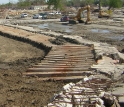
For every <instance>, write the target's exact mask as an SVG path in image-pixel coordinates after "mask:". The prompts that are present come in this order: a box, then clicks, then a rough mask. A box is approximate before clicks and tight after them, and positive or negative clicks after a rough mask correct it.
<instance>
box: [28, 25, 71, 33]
mask: <svg viewBox="0 0 124 107" xmlns="http://www.w3.org/2000/svg"><path fill="white" fill-rule="evenodd" d="M30 26H32V27H36V26H37V27H38V28H40V29H49V30H53V31H62V32H66V33H69V32H72V31H73V30H72V29H71V27H70V26H67V25H60V24H56V23H44V24H38V25H30Z"/></svg>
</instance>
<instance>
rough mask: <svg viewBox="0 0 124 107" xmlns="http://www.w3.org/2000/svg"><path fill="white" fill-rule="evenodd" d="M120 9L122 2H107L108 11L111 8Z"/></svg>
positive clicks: (110, 0)
mask: <svg viewBox="0 0 124 107" xmlns="http://www.w3.org/2000/svg"><path fill="white" fill-rule="evenodd" d="M112 7H113V8H120V7H122V0H109V10H110V9H111V8H112Z"/></svg>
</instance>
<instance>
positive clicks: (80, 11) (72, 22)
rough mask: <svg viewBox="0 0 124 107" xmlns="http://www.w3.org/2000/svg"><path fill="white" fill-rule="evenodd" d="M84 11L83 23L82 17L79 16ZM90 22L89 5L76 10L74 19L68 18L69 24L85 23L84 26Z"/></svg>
mask: <svg viewBox="0 0 124 107" xmlns="http://www.w3.org/2000/svg"><path fill="white" fill-rule="evenodd" d="M84 10H87V19H86V21H84V20H83V19H82V16H81V14H82V12H83V11H84ZM90 21H91V20H90V5H87V6H85V7H82V8H80V9H79V10H78V12H77V15H76V16H75V17H73V18H70V20H69V23H71V24H76V23H78V22H79V23H86V24H88V23H90Z"/></svg>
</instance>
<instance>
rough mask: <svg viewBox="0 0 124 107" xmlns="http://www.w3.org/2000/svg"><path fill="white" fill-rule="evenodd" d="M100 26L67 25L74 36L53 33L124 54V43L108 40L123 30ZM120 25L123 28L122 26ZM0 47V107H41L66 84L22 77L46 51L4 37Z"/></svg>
mask: <svg viewBox="0 0 124 107" xmlns="http://www.w3.org/2000/svg"><path fill="white" fill-rule="evenodd" d="M58 24H61V23H58ZM98 25H99V24H98ZM98 25H96V26H94V25H90V26H88V25H84V24H77V25H73V26H72V25H67V26H69V27H70V29H71V30H72V32H68V33H67V32H63V31H61V30H60V29H59V28H58V29H55V30H54V31H57V32H62V33H65V34H68V35H79V36H82V38H86V39H89V40H92V41H97V42H99V41H100V42H106V43H109V44H111V45H114V46H116V47H117V48H118V50H119V51H120V52H124V41H123V40H117V39H111V38H108V37H112V36H113V37H115V36H118V37H120V35H122V36H124V32H123V31H124V30H123V29H119V27H118V26H116V28H114V27H109V28H108V27H107V26H106V23H105V22H104V23H103V24H102V25H103V26H98ZM119 25H120V28H121V27H122V25H121V23H119ZM117 28H118V29H117ZM97 30H99V31H97ZM101 30H105V31H104V32H102V31H101ZM106 31H107V32H106ZM0 46H1V47H0V53H1V54H0V107H42V106H44V105H46V104H47V103H48V102H49V101H50V99H51V98H52V96H53V95H54V93H57V92H59V91H60V90H61V88H62V86H63V85H64V84H65V83H64V82H63V81H58V82H55V81H54V82H52V81H47V82H45V81H37V80H36V77H22V73H23V72H25V71H26V69H27V68H29V67H30V66H32V65H34V64H35V63H38V62H40V61H41V59H43V57H44V55H45V53H44V50H42V49H37V48H36V47H33V46H31V45H30V44H27V43H22V42H19V41H15V40H13V39H10V38H6V37H3V36H0Z"/></svg>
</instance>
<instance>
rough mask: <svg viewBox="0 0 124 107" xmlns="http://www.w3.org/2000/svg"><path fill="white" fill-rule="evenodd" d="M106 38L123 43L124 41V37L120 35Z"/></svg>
mask: <svg viewBox="0 0 124 107" xmlns="http://www.w3.org/2000/svg"><path fill="white" fill-rule="evenodd" d="M106 38H110V39H113V40H119V41H121V40H122V39H124V35H120V36H109V37H106Z"/></svg>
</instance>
